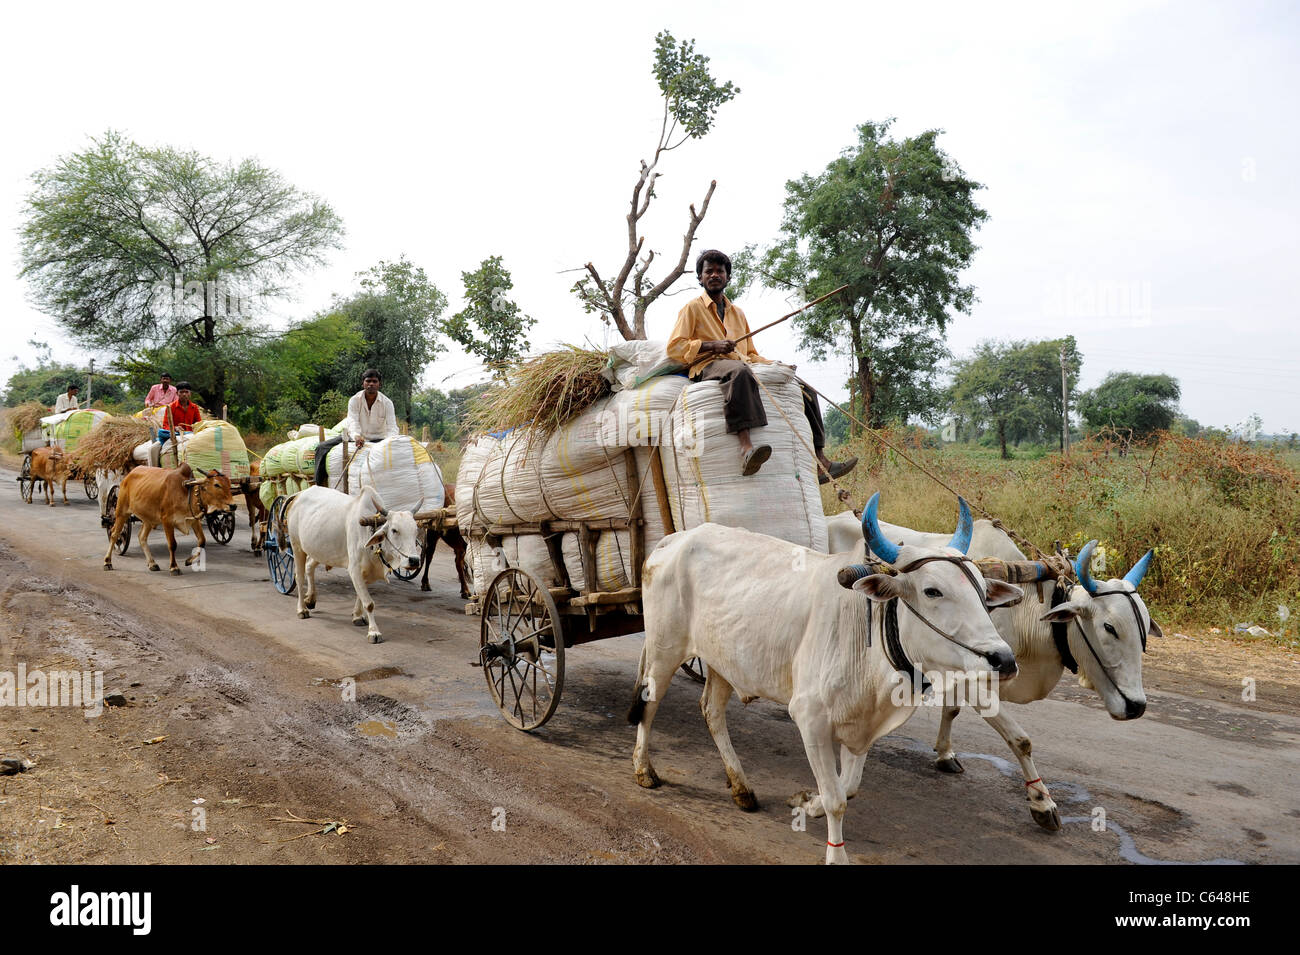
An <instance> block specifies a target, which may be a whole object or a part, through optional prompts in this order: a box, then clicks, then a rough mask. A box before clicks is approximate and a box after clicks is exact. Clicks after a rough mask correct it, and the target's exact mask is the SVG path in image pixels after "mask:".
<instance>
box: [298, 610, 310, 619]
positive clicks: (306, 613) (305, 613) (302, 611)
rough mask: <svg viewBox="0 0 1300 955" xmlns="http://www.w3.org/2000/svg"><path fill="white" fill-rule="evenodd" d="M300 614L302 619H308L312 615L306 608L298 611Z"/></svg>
mask: <svg viewBox="0 0 1300 955" xmlns="http://www.w3.org/2000/svg"><path fill="white" fill-rule="evenodd" d="M298 616H299V617H300V618H301V619H303V620H306V619H307V618H308V617H310V616H311V614H309V613H308V612H307V611H306V610H299V611H298Z"/></svg>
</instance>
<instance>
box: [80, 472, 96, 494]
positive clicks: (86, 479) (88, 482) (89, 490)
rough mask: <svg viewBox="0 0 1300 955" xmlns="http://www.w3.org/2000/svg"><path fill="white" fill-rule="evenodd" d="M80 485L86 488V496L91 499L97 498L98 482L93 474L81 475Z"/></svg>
mask: <svg viewBox="0 0 1300 955" xmlns="http://www.w3.org/2000/svg"><path fill="white" fill-rule="evenodd" d="M81 486H82V487H83V488H85V489H86V497H88V498H90V499H91V500H92V501H98V500H99V482H98V481H96V480H95V475H93V474H86V475H84V476H82V478H81Z"/></svg>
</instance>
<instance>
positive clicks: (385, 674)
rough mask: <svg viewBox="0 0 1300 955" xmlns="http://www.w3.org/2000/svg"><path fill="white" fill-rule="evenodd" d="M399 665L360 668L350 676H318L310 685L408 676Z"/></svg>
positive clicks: (335, 684)
mask: <svg viewBox="0 0 1300 955" xmlns="http://www.w3.org/2000/svg"><path fill="white" fill-rule="evenodd" d="M410 675H411V674H409V673H407V672H406V671H405V670H403V669H402V668H401V667H371V668H370V669H369V670H362V671H361V672H360V673H354V674H352V676H339V677H332V676H318V677H316V678H315V679H314V680H312V681H311V685H312V686H342V685H343V681H344V680H351V681H352V682H353V683H365V682H366V681H368V680H386V679H388V678H389V677H390V676H410Z"/></svg>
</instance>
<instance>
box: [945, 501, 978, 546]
mask: <svg viewBox="0 0 1300 955" xmlns="http://www.w3.org/2000/svg"><path fill="white" fill-rule="evenodd" d="M957 507H958V510H959V511H960V513H959V514H958V517H957V532H956V533H955V534H953V535H952V540H950V541H948V546H949V547H955V548H957V549H958V550H959V551H961V552H962V553H963V554H964V553H966V551H968V550H970V539H971V536H972V535H973V534H974V533H975V521H974V520H973V519H972V518H971V516H970V508H969V507H967V506H966V499H965V498H964V497H958V498H957Z"/></svg>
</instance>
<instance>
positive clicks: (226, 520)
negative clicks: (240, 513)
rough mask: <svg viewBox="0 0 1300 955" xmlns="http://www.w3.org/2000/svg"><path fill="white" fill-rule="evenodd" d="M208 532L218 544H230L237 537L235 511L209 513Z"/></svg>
mask: <svg viewBox="0 0 1300 955" xmlns="http://www.w3.org/2000/svg"><path fill="white" fill-rule="evenodd" d="M207 521H208V530H209V531H211V532H212V539H213V540H215V541H216V542H217V543H218V544H229V543H230V539H231V538H232V537H234V536H235V512H234V511H208V518H207Z"/></svg>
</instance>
